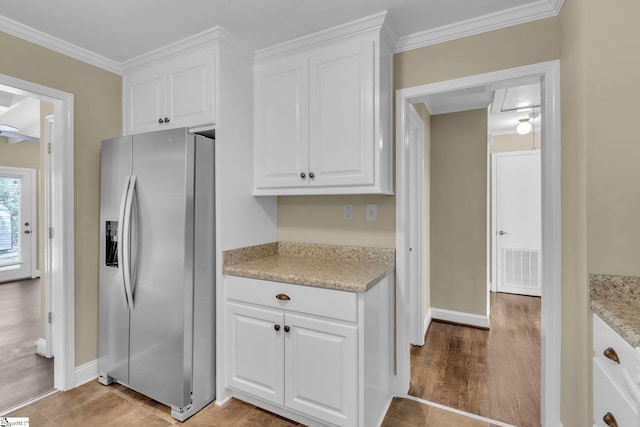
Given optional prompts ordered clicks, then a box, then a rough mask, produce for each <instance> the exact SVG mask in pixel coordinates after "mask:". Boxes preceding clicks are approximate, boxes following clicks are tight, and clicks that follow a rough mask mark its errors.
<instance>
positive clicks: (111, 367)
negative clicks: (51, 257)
mask: <svg viewBox="0 0 640 427" xmlns="http://www.w3.org/2000/svg"><path fill="white" fill-rule="evenodd" d="M100 175H101V178H100V267H99V274H100V284H99V301H100V303H99V310H98V317H99V332H98V337H99V338H98V371H99V373H100V377H101V381H103V382H105V383H108V382H111V381H113V380H118V381H120V382H123V383H125V384H126V383H128V382H129V310H128V309H127V306H126V303H125V297H124V283H123V282H122V275H121V273H120V269H119V262H118V261H119V260H118V259H117V256H116V255H115V253H117V248H118V246H119V245H118V243H119V242H118V241H117V235H118V233H117V231H118V229H119V226H120V224H119V222H120V220H119V212H120V205H121V201H122V189H123V188H124V184H125V181H126V180H128V178H129V175H131V137H122V138H116V139H112V140H108V141H104V142H103V143H102V153H101V171H100ZM107 239H109V241H107ZM107 251H110V253H109V257H107Z"/></svg>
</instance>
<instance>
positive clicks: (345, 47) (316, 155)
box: [309, 40, 376, 187]
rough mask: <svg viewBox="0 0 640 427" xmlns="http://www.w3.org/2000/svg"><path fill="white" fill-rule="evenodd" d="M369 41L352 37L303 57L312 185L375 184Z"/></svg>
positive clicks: (372, 70) (372, 45)
mask: <svg viewBox="0 0 640 427" xmlns="http://www.w3.org/2000/svg"><path fill="white" fill-rule="evenodd" d="M374 60H375V42H374V41H373V40H365V41H362V40H356V41H352V42H349V43H344V44H340V45H338V46H329V47H325V48H322V49H318V50H317V51H314V52H313V53H312V54H311V56H310V59H309V92H310V93H309V99H310V111H309V159H310V166H309V172H310V173H311V174H313V176H314V178H313V179H312V180H311V185H312V186H323V187H328V186H359V185H372V184H374V182H375V176H374V163H375V147H376V141H375V140H374V135H375V118H374V117H375V99H374V98H375V96H374V94H375V89H374V83H375V82H374V74H375V64H374Z"/></svg>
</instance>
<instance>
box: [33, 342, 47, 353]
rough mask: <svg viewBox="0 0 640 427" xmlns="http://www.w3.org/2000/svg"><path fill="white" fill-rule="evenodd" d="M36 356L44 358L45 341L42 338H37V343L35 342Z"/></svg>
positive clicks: (45, 351) (45, 350)
mask: <svg viewBox="0 0 640 427" xmlns="http://www.w3.org/2000/svg"><path fill="white" fill-rule="evenodd" d="M36 354H39V355H40V356H42V357H46V354H47V340H45V339H44V338H38V341H36Z"/></svg>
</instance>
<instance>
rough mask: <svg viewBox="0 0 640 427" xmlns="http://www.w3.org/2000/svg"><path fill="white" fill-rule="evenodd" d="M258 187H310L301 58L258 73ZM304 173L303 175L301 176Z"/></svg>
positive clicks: (303, 62)
mask: <svg viewBox="0 0 640 427" xmlns="http://www.w3.org/2000/svg"><path fill="white" fill-rule="evenodd" d="M255 73H256V74H255V91H256V92H255V124H254V128H255V143H254V144H255V145H254V147H255V148H254V156H255V159H254V162H255V174H256V175H255V176H256V179H255V185H256V188H257V189H268V188H286V187H306V186H308V185H309V180H308V173H309V150H308V137H307V117H308V90H307V61H306V58H305V57H303V56H300V55H297V56H293V57H290V58H285V59H282V60H279V61H276V62H274V63H270V64H261V65H258V66H257V67H256V71H255ZM302 174H304V175H302Z"/></svg>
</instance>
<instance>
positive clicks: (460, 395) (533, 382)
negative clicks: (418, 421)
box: [409, 293, 540, 427]
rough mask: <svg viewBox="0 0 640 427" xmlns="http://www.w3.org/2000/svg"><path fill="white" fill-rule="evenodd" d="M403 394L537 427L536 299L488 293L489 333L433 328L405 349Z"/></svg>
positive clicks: (438, 324)
mask: <svg viewBox="0 0 640 427" xmlns="http://www.w3.org/2000/svg"><path fill="white" fill-rule="evenodd" d="M409 394H410V395H412V396H416V397H419V398H422V399H425V400H428V401H431V402H436V403H439V404H442V405H445V406H449V407H452V408H456V409H460V410H463V411H466V412H470V413H472V414H477V415H481V416H483V417H487V418H491V419H494V420H497V421H502V422H506V423H509V424H514V425H517V426H520V427H529V426H535V427H539V426H540V298H538V297H527V296H521V295H511V294H498V293H492V294H491V328H490V330H483V329H477V328H471V327H467V326H461V325H452V324H447V323H442V322H433V323H432V324H431V326H430V327H429V330H428V331H427V334H426V339H425V345H424V346H423V347H417V346H414V347H413V348H412V349H411V387H410V389H409Z"/></svg>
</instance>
